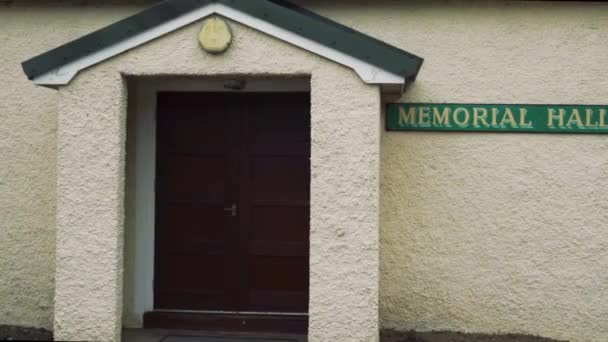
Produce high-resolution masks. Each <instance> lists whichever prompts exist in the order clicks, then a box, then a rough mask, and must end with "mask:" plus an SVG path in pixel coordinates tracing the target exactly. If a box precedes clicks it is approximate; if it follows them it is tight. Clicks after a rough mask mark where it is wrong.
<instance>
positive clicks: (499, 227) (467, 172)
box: [321, 2, 608, 342]
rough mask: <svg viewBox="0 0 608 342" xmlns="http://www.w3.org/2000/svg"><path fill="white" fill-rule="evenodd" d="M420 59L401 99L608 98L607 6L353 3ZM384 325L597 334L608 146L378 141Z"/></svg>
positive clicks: (508, 140)
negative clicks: (416, 73)
mask: <svg viewBox="0 0 608 342" xmlns="http://www.w3.org/2000/svg"><path fill="white" fill-rule="evenodd" d="M321 12H323V13H325V14H327V15H328V16H330V17H332V18H335V19H337V20H339V21H341V22H344V23H346V24H349V25H352V26H354V27H356V28H358V29H361V30H363V31H365V32H367V33H369V34H371V35H373V36H376V37H378V38H380V39H383V40H385V41H387V42H388V43H392V44H395V45H397V46H400V47H402V48H404V49H407V50H409V51H411V52H414V53H416V54H418V55H420V56H422V57H424V58H425V64H424V65H423V67H422V70H421V73H420V74H419V77H418V79H417V81H416V82H415V83H414V84H413V85H412V86H411V87H410V88H409V89H408V92H407V93H406V95H405V96H404V97H403V98H402V99H401V100H402V101H418V102H464V103H467V102H468V103H476V102H477V103H573V104H578V103H580V104H608V77H607V75H608V4H601V3H547V2H476V3H475V2H450V3H447V2H435V3H428V2H424V3H422V2H418V3H407V5H406V4H404V3H403V2H393V3H392V4H388V3H387V4H386V6H382V8H381V9H372V5H365V4H363V3H361V4H360V5H359V6H354V5H353V7H351V8H350V9H348V10H342V9H340V8H329V9H327V10H321ZM381 174H382V180H381V300H380V303H381V321H382V326H383V327H385V328H397V329H418V330H442V329H449V330H459V331H470V332H523V333H531V334H539V335H543V336H547V337H553V338H557V339H563V340H571V341H596V342H603V341H606V340H608V320H607V318H608V273H607V272H606V269H607V268H608V230H607V227H608V210H607V209H608V198H607V197H606V189H608V177H607V175H608V136H606V135H603V136H600V135H585V136H583V135H543V134H536V135H532V134H530V135H527V134H484V133H481V134H477V133H403V132H392V133H386V132H385V133H383V136H382V172H381Z"/></svg>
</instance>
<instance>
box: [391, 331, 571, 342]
mask: <svg viewBox="0 0 608 342" xmlns="http://www.w3.org/2000/svg"><path fill="white" fill-rule="evenodd" d="M380 335H381V338H380V341H381V342H564V341H557V340H552V339H548V338H544V337H538V336H530V335H518V334H507V335H488V334H465V333H461V332H453V331H433V332H424V333H422V332H415V331H406V332H399V331H394V330H384V331H382V332H381V334H380Z"/></svg>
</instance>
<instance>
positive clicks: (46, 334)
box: [0, 325, 53, 341]
mask: <svg viewBox="0 0 608 342" xmlns="http://www.w3.org/2000/svg"><path fill="white" fill-rule="evenodd" d="M52 340H53V333H52V332H50V331H48V330H46V329H38V328H27V327H17V326H14V325H0V341H52Z"/></svg>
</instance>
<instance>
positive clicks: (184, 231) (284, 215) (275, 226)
mask: <svg viewBox="0 0 608 342" xmlns="http://www.w3.org/2000/svg"><path fill="white" fill-rule="evenodd" d="M157 104H158V106H157V170H156V172H157V176H156V177H157V178H156V242H155V244H156V249H155V276H154V307H155V310H158V311H165V312H170V311H176V312H180V311H182V312H183V311H187V312H191V313H196V312H201V313H218V314H224V315H230V314H234V315H243V314H273V313H275V314H278V313H281V314H285V313H292V314H293V313H296V314H300V315H302V314H306V313H307V312H308V297H309V295H308V288H309V235H310V234H309V233H310V223H309V222H310V219H309V217H310V205H309V203H310V96H309V94H308V93H187V92H186V93H184V92H161V93H159V94H158V102H157ZM185 328H192V326H191V325H188V326H186V327H185Z"/></svg>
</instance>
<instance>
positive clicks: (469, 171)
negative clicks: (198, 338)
mask: <svg viewBox="0 0 608 342" xmlns="http://www.w3.org/2000/svg"><path fill="white" fill-rule="evenodd" d="M91 3H93V2H92V1H91ZM95 3H96V4H97V5H86V6H82V5H81V4H82V1H74V2H73V3H72V5H70V2H65V1H64V2H61V3H60V4H61V6H58V4H59V3H58V2H55V1H49V2H48V3H42V2H39V1H37V2H33V1H16V2H15V3H14V4H12V5H5V4H3V3H2V2H0V32H2V33H1V34H0V43H1V44H0V46H1V48H0V61H1V63H0V72H1V75H2V76H1V77H0V118H1V121H0V217H2V221H0V244H1V248H0V273H1V275H2V278H1V279H0V324H15V325H27V326H36V327H45V328H49V329H50V328H52V326H53V297H54V279H55V273H54V268H55V263H54V259H55V235H56V234H55V198H56V186H55V183H56V179H57V174H56V171H55V167H56V145H57V137H56V129H57V113H58V110H59V109H58V108H57V101H58V93H57V92H55V91H53V90H48V89H43V88H38V87H35V86H34V85H33V84H32V83H31V82H29V81H28V80H26V79H25V76H24V75H23V73H22V71H21V69H20V66H19V63H20V62H21V61H23V60H25V59H28V58H30V57H32V56H34V55H36V54H38V53H41V52H44V51H47V50H49V49H51V48H53V47H55V46H58V45H60V44H62V43H64V42H67V41H70V40H72V39H75V38H78V37H79V36H81V35H83V34H85V33H88V32H91V31H92V30H94V29H97V28H99V27H101V26H104V25H107V24H110V23H112V22H115V21H116V20H118V19H120V18H123V17H125V16H127V15H130V14H132V13H135V12H136V11H138V10H139V9H141V8H143V7H144V3H148V4H149V3H151V2H145V1H140V2H139V3H136V4H134V5H125V4H118V2H113V3H112V2H106V3H102V2H99V1H96V2H95ZM302 4H303V5H305V6H306V7H308V8H310V9H313V10H315V11H317V12H319V13H320V14H322V15H326V16H328V17H330V18H332V19H335V20H337V21H339V22H341V23H344V24H346V25H349V26H351V27H353V28H355V29H358V30H361V31H363V32H366V33H368V34H370V35H372V36H374V37H377V38H379V39H382V40H384V41H386V42H388V43H390V44H394V45H396V46H399V47H401V48H403V49H405V50H407V51H410V52H413V53H415V54H417V55H420V56H422V57H424V58H425V63H424V65H423V68H422V70H421V72H420V74H419V77H418V79H417V80H416V82H415V83H413V84H412V85H411V86H410V87H409V88H408V90H407V92H406V94H405V95H404V96H403V97H402V98H401V99H395V98H387V99H386V100H387V101H397V100H399V101H416V102H463V103H475V102H478V103H572V104H608V77H607V76H608V67H607V66H608V4H602V3H582V2H578V3H577V2H506V1H504V2H502V1H501V2H497V1H496V2H486V1H483V2H469V1H467V2H446V1H441V2H439V1H436V2H429V1H419V2H414V1H412V2H397V1H377V2H373V4H368V3H366V2H365V1H355V2H353V1H344V2H335V3H332V4H331V5H328V4H327V3H326V2H323V1H303V2H302ZM336 101H339V99H336ZM381 156H382V160H381V195H380V204H381V205H380V209H381V215H380V231H381V237H380V238H381V251H380V260H381V265H380V271H381V274H380V278H381V279H380V317H381V325H382V327H384V328H395V329H402V330H404V329H417V330H458V331H469V332H522V333H530V334H538V335H543V336H547V337H552V338H557V339H565V340H573V341H598V342H599V341H605V339H606V337H607V336H608V323H607V320H606V319H605V317H608V273H607V272H606V268H607V267H608V230H607V229H606V227H608V199H607V197H606V189H608V177H607V175H608V136H606V135H604V136H601V135H584V136H583V135H547V134H535V135H527V134H498V133H413V132H410V133H404V132H390V133H387V132H383V133H382V142H381Z"/></svg>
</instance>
